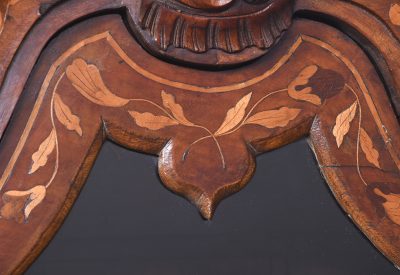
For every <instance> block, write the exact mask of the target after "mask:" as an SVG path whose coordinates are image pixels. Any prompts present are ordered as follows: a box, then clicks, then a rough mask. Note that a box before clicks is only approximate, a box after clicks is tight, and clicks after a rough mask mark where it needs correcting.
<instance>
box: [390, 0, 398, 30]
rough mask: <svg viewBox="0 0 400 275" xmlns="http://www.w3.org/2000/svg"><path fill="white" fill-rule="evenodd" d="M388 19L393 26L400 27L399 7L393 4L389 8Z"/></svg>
mask: <svg viewBox="0 0 400 275" xmlns="http://www.w3.org/2000/svg"><path fill="white" fill-rule="evenodd" d="M389 18H390V21H391V22H392V24H393V25H396V26H400V5H399V4H394V5H392V6H391V7H390V10H389Z"/></svg>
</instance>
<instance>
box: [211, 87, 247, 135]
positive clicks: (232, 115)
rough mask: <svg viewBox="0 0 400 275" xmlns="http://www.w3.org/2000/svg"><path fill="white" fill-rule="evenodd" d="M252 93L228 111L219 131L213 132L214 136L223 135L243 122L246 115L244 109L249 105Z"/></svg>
mask: <svg viewBox="0 0 400 275" xmlns="http://www.w3.org/2000/svg"><path fill="white" fill-rule="evenodd" d="M251 95H252V93H249V94H248V95H246V96H244V97H243V98H242V99H241V100H239V102H238V103H236V105H235V107H233V108H231V109H229V110H228V112H227V113H226V117H225V120H224V122H223V123H222V124H221V126H220V127H219V129H218V130H217V131H216V132H215V135H216V136H219V135H222V134H225V133H226V132H228V131H230V130H232V129H233V128H235V127H236V126H238V125H239V123H240V122H241V121H242V120H243V118H244V116H245V114H246V108H247V106H248V105H249V102H250V99H251Z"/></svg>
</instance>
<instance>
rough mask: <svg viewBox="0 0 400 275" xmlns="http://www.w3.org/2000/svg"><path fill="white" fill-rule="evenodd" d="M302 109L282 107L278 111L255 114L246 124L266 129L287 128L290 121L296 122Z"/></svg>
mask: <svg viewBox="0 0 400 275" xmlns="http://www.w3.org/2000/svg"><path fill="white" fill-rule="evenodd" d="M300 112H301V110H300V109H291V108H287V107H282V108H280V109H278V110H270V111H264V112H260V113H257V114H255V115H254V116H252V117H250V118H248V119H247V120H246V124H257V125H261V126H264V127H266V128H270V129H273V128H277V127H285V126H287V125H288V124H289V122H290V121H292V120H294V119H295V118H296V117H297V116H298V115H299V114H300Z"/></svg>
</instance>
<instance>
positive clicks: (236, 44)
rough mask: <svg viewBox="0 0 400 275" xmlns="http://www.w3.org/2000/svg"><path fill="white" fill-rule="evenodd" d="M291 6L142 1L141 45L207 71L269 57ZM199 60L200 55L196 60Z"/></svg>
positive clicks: (287, 1) (281, 0) (286, 2)
mask: <svg viewBox="0 0 400 275" xmlns="http://www.w3.org/2000/svg"><path fill="white" fill-rule="evenodd" d="M293 3H294V1H293V0H273V1H271V0H263V1H250V0H248V1H244V0H219V1H217V0H200V1H197V0H196V1H193V0H180V1H179V0H178V1H161V0H142V1H141V2H140V9H139V15H138V18H139V19H138V21H135V24H136V30H137V33H138V34H139V35H140V41H142V43H143V44H144V46H145V47H146V48H148V49H149V50H150V51H152V52H153V53H155V54H157V55H159V56H163V57H166V58H172V59H175V60H179V61H182V62H186V63H195V64H200V65H208V66H223V65H227V64H229V65H232V64H240V63H243V62H247V61H249V60H252V59H255V58H257V57H260V56H262V55H264V54H265V53H267V52H268V50H269V49H270V48H271V47H272V46H274V45H275V44H276V43H277V42H278V41H279V40H280V38H281V37H282V35H283V34H284V32H285V31H286V30H287V29H288V28H289V26H290V24H291V22H292V13H293V11H292V10H293ZM199 54H202V55H199Z"/></svg>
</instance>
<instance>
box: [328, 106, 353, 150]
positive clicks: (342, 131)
mask: <svg viewBox="0 0 400 275" xmlns="http://www.w3.org/2000/svg"><path fill="white" fill-rule="evenodd" d="M356 111H357V101H355V102H354V103H353V104H352V105H351V106H350V107H349V108H347V109H346V110H344V111H343V112H342V113H340V114H339V115H338V116H337V118H336V125H335V127H334V128H333V135H334V136H335V137H336V144H337V146H338V148H340V146H341V145H342V143H343V139H344V137H345V136H346V135H347V133H348V132H349V130H350V123H351V122H352V121H353V119H354V117H355V115H356Z"/></svg>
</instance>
